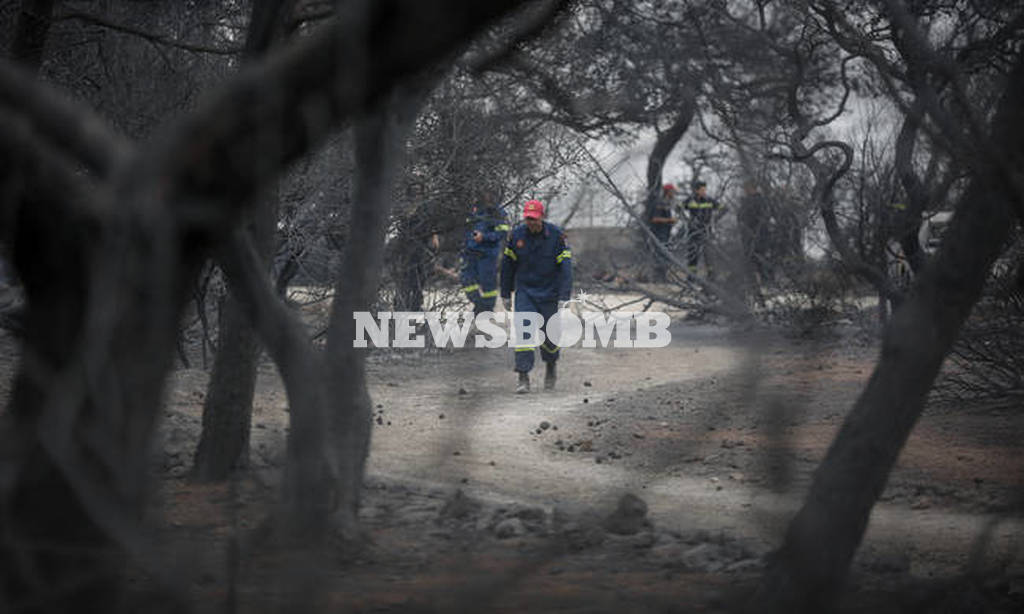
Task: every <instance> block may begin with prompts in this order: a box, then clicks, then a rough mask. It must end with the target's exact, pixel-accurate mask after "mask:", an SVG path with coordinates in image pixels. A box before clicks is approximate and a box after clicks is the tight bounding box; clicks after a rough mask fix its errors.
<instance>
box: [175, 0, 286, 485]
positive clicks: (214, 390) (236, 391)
mask: <svg viewBox="0 0 1024 614" xmlns="http://www.w3.org/2000/svg"><path fill="white" fill-rule="evenodd" d="M291 5H292V2H290V1H285V2H282V1H280V0H255V1H254V2H253V5H252V13H251V16H250V19H249V32H248V36H247V37H246V44H245V59H246V60H248V61H253V60H256V59H258V58H259V57H260V56H262V55H263V54H264V53H266V51H267V50H268V49H270V47H271V45H272V44H273V42H274V41H275V40H277V39H278V38H279V37H280V36H281V35H282V34H283V26H284V24H285V22H286V20H287V19H288V18H289V17H290V15H291ZM259 201H260V202H258V203H257V205H256V207H255V208H254V210H253V212H252V215H251V224H250V225H249V232H250V233H251V235H252V238H253V241H252V243H253V245H254V246H255V247H256V250H257V252H258V254H259V256H260V259H261V260H262V261H263V265H264V268H267V269H269V267H270V262H271V259H272V258H273V255H274V239H275V234H276V233H275V225H276V223H277V209H278V206H277V194H276V192H272V191H271V190H268V194H266V195H264V196H263V197H262V198H260V199H259ZM241 300H242V299H239V298H237V297H236V296H235V295H234V294H233V293H231V294H229V295H228V296H227V297H225V299H224V300H223V301H222V302H221V304H220V306H219V312H220V322H219V325H218V327H217V330H218V335H217V353H216V354H215V355H214V358H213V371H212V372H211V374H210V383H209V386H208V388H207V391H206V399H205V401H204V403H203V430H202V434H201V436H200V439H199V445H198V446H197V448H196V454H195V459H194V462H193V475H194V476H195V477H196V478H198V479H199V480H203V481H216V480H224V479H226V478H227V477H228V475H229V474H230V472H231V471H232V470H233V469H240V468H243V467H247V466H248V464H249V432H250V429H251V427H252V402H253V396H254V394H255V389H256V369H257V367H258V366H259V358H260V353H261V347H260V343H259V340H258V339H257V336H256V333H255V331H254V330H253V327H252V325H251V324H250V322H249V320H248V318H246V316H245V313H246V311H250V312H251V310H252V308H251V307H249V308H247V307H246V306H245V305H241V304H240V303H241Z"/></svg>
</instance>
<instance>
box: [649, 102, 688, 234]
mask: <svg viewBox="0 0 1024 614" xmlns="http://www.w3.org/2000/svg"><path fill="white" fill-rule="evenodd" d="M696 112H697V100H696V98H689V99H687V100H686V102H685V103H684V104H683V106H682V107H681V108H680V109H679V113H678V114H677V115H676V117H675V119H674V120H673V122H672V125H671V126H669V128H668V130H665V131H664V132H659V133H658V138H657V139H656V140H655V142H654V148H653V149H651V155H650V157H648V158H647V200H646V201H645V203H644V221H646V222H647V224H648V226H650V227H651V228H652V229H653V228H654V226H653V225H651V215H653V214H654V208H655V207H657V206H658V199H659V198H661V186H662V171H664V169H665V161H666V160H668V156H669V154H671V153H672V150H673V149H675V146H676V144H677V143H678V142H679V141H680V139H682V138H683V135H685V134H686V131H687V130H688V129H689V128H690V122H692V121H693V116H694V114H696Z"/></svg>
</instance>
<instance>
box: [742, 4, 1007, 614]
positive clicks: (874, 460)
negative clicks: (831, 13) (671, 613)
mask: <svg viewBox="0 0 1024 614" xmlns="http://www.w3.org/2000/svg"><path fill="white" fill-rule="evenodd" d="M831 8H832V9H834V8H835V7H831ZM884 17H885V18H886V19H888V20H889V23H891V24H892V27H891V30H890V31H889V32H890V34H891V36H892V37H893V39H894V40H895V42H896V45H897V48H899V49H900V53H901V58H902V59H903V61H905V62H906V63H907V65H908V66H909V67H911V68H912V69H913V70H918V71H923V72H925V73H930V74H931V75H932V76H933V77H937V78H940V79H950V80H951V81H952V82H953V83H956V81H958V80H959V78H960V77H962V76H963V73H962V72H961V70H962V67H961V66H957V65H956V64H950V63H947V62H945V61H944V60H942V59H940V58H941V57H942V56H940V55H939V54H937V53H936V52H935V51H934V50H933V49H932V48H931V46H930V44H928V43H927V42H925V39H924V37H923V36H922V35H921V31H920V22H919V21H918V20H917V19H916V18H915V17H913V16H911V15H910V14H909V13H908V12H907V9H906V7H905V6H904V5H903V4H902V3H900V2H896V1H893V2H887V3H886V7H885V16H884ZM861 49H862V51H865V52H868V53H869V54H870V55H871V56H872V59H873V61H874V62H876V64H877V66H878V67H879V69H880V70H887V69H890V68H891V67H892V66H891V64H889V63H888V61H887V60H884V59H883V58H884V54H882V53H880V51H879V50H877V49H876V48H873V47H872V43H870V42H863V44H862V46H861ZM876 54H877V55H876ZM998 72H1000V71H997V73H998ZM1022 78H1024V59H1022V58H1021V57H1020V55H1019V51H1018V52H1017V54H1016V57H1015V58H1014V60H1013V63H1012V69H1010V70H1008V71H1006V72H1005V73H1003V74H1002V75H1000V76H996V77H993V79H994V82H995V83H998V84H1001V87H1000V88H999V89H1001V91H1002V97H1001V99H1000V101H999V103H998V105H997V107H996V109H995V113H994V114H993V115H992V116H991V121H990V122H989V123H988V125H987V127H985V126H983V125H979V124H978V123H976V122H972V121H970V120H968V121H965V122H963V123H959V122H951V121H949V115H948V113H949V107H948V106H946V105H947V104H948V105H952V106H953V107H956V106H957V105H963V106H961V107H960V110H961V111H963V112H965V113H967V116H968V117H970V116H974V117H975V118H976V119H977V117H978V115H974V114H975V113H977V109H976V108H974V107H973V106H971V105H970V104H969V103H966V104H965V98H964V97H963V96H964V92H962V91H961V92H954V93H953V95H952V96H951V97H950V98H949V99H948V100H947V101H945V103H944V102H941V101H939V100H937V99H936V98H934V97H933V95H934V90H932V89H931V86H930V85H929V84H927V82H918V83H917V84H915V85H916V90H917V92H918V93H919V94H923V95H925V96H929V97H930V99H931V103H930V104H929V105H928V113H929V115H930V116H931V118H932V119H933V120H934V121H935V122H936V124H937V125H940V126H942V127H943V128H942V130H943V132H942V136H943V137H944V138H946V139H950V140H955V141H959V142H961V143H963V137H964V135H966V134H969V135H970V138H971V139H974V140H975V143H977V144H979V145H980V144H982V143H983V149H984V150H986V151H988V152H989V153H986V154H981V153H980V152H978V151H973V152H971V154H967V155H970V156H971V160H972V161H973V165H972V179H971V185H970V187H969V188H968V191H967V194H966V195H965V196H962V197H961V198H960V199H959V202H958V203H957V212H956V215H955V217H954V220H953V222H952V225H951V226H950V228H949V229H948V231H947V232H946V234H945V236H944V239H943V244H942V247H941V248H940V251H939V253H938V254H937V256H936V258H935V260H934V262H933V263H931V264H930V265H928V266H927V267H926V268H925V270H924V272H923V273H922V274H921V276H920V277H919V278H918V279H917V280H916V282H915V283H914V285H913V287H912V288H911V290H910V293H909V295H908V297H907V299H906V301H905V302H904V303H903V304H902V305H901V306H900V307H899V308H898V309H897V310H896V311H895V313H894V314H893V318H892V321H891V322H890V324H889V326H888V327H887V328H886V330H885V333H884V336H883V342H882V343H883V345H882V353H881V356H880V358H879V361H878V363H877V365H876V368H875V371H874V373H873V374H872V376H871V378H870V380H869V382H868V384H867V386H866V388H865V389H864V391H863V392H862V393H861V395H860V397H859V398H858V400H857V402H856V404H855V405H854V407H853V409H852V411H851V413H850V414H849V415H848V416H847V418H846V420H845V421H844V424H843V426H842V428H841V429H840V431H839V433H838V434H837V436H836V438H835V440H834V441H833V443H832V445H831V447H830V448H829V451H828V453H827V455H826V457H825V459H824V461H823V462H822V464H821V465H820V466H819V468H818V470H817V472H816V473H815V477H814V480H813V483H812V485H811V489H810V492H809V494H808V496H807V498H806V500H805V502H804V505H803V507H802V508H801V509H800V511H799V512H798V514H797V516H796V517H795V518H794V519H793V521H792V523H791V524H790V525H789V529H788V531H787V534H786V537H785V541H784V543H783V545H782V548H781V549H780V550H779V551H778V553H777V554H776V555H775V558H774V560H773V563H772V565H771V566H770V568H769V570H768V572H767V573H766V574H765V576H764V579H763V581H762V583H761V585H760V588H759V590H758V594H757V596H756V597H755V598H754V600H753V601H751V605H750V607H751V611H759V612H764V611H769V612H812V611H821V610H823V609H828V608H830V607H832V606H833V605H834V603H835V601H836V599H837V598H838V595H839V591H840V589H841V587H842V584H843V580H844V578H845V575H846V571H847V568H848V566H849V564H850V561H851V559H852V558H853V554H854V552H855V551H856V548H857V546H858V545H859V543H860V541H861V538H862V537H863V535H864V531H865V529H866V527H867V523H868V518H869V516H870V513H871V509H872V507H873V505H874V503H875V501H876V500H877V498H878V496H879V495H880V494H881V492H882V490H883V488H884V487H885V483H886V480H887V478H888V475H889V471H890V470H891V468H892V466H893V464H894V463H895V461H896V458H897V456H898V454H899V452H900V450H901V449H902V447H903V445H904V443H905V442H906V440H907V437H908V436H909V434H910V431H911V429H912V428H913V426H914V424H915V422H916V421H917V419H918V417H919V416H920V413H921V410H922V408H923V406H924V403H925V399H926V398H927V395H928V392H929V390H930V389H931V388H932V385H933V382H934V380H935V377H936V375H937V373H938V371H939V368H940V366H941V365H942V363H943V361H944V359H945V358H946V355H947V353H948V352H949V351H950V348H951V347H952V345H953V342H954V340H955V339H956V337H957V334H958V332H959V330H960V328H961V326H962V325H963V323H964V321H965V319H966V318H967V316H968V314H969V313H970V311H971V308H972V307H973V305H974V304H975V302H976V301H977V299H978V297H979V296H980V295H981V291H982V288H983V285H984V280H985V279H986V277H987V273H988V271H989V269H990V268H991V266H992V264H993V262H995V260H996V258H997V257H998V256H999V254H1000V253H1001V252H1002V251H1003V249H1004V248H1005V245H1006V241H1007V238H1008V237H1009V235H1010V232H1011V230H1012V228H1013V226H1014V221H1015V217H1016V219H1019V217H1020V211H1021V202H1022V194H1024V191H1022V190H1021V185H1020V183H1019V176H1018V175H1017V174H1016V173H1015V172H1014V171H1012V170H1010V169H1011V168H1014V166H1013V165H1015V164H1016V165H1018V167H1019V164H1020V161H1021V160H1022V157H1024V150H1022V148H1021V144H1022V143H1024V140H1022V137H1024V123H1022V122H1021V121H1020V118H1019V114H1018V113H1017V109H1019V108H1020V105H1021V104H1022V103H1024V81H1022ZM954 89H955V88H954ZM971 148H972V149H973V145H972V146H971Z"/></svg>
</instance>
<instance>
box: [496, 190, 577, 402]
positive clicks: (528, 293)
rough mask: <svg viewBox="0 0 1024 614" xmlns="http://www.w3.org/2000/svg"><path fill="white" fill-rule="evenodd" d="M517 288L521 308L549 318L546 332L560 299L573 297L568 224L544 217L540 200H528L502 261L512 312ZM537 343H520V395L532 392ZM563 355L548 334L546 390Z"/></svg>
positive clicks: (507, 303) (517, 362) (505, 298)
mask: <svg viewBox="0 0 1024 614" xmlns="http://www.w3.org/2000/svg"><path fill="white" fill-rule="evenodd" d="M513 290H515V293H516V301H515V310H516V312H518V313H526V312H533V313H537V314H539V315H540V317H541V318H543V320H544V325H543V326H542V328H541V330H542V331H543V332H544V333H545V334H546V333H547V321H548V319H549V318H550V317H551V316H552V315H554V314H555V312H556V311H558V302H559V301H567V300H569V298H570V297H571V296H572V252H571V251H570V250H569V246H568V245H567V244H566V238H565V233H563V232H562V229H561V228H559V227H558V226H555V225H554V224H551V223H548V222H545V221H544V205H543V204H542V203H541V202H540V201H539V200H529V201H526V203H525V204H524V205H523V223H522V224H519V225H517V226H516V227H515V228H513V229H512V232H510V233H509V235H508V242H507V244H506V245H505V257H504V258H503V259H502V264H501V299H502V302H503V304H504V306H505V311H509V312H511V311H512V299H511V296H512V291H513ZM535 348H536V346H530V347H517V348H515V371H516V373H518V374H519V381H518V383H517V384H516V393H517V394H524V393H527V392H529V391H530V371H531V370H532V369H533V364H534V360H536V359H535V357H534V349H535ZM558 354H559V348H558V346H556V345H555V344H554V343H552V342H551V340H550V339H547V338H545V340H544V343H542V344H541V346H540V357H541V360H543V361H544V364H545V367H546V368H545V372H544V389H545V390H551V389H553V388H554V387H555V379H556V377H557V373H556V370H555V363H557V362H558Z"/></svg>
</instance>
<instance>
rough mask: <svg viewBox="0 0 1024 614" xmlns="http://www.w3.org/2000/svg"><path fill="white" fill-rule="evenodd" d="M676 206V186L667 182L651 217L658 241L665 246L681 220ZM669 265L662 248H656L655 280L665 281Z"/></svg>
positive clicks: (653, 230) (652, 227)
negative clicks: (677, 214)
mask: <svg viewBox="0 0 1024 614" xmlns="http://www.w3.org/2000/svg"><path fill="white" fill-rule="evenodd" d="M676 206H677V203H676V186H674V185H672V184H671V183H666V184H665V185H664V186H662V188H661V196H660V197H659V198H658V199H657V202H656V203H655V206H654V210H653V211H652V212H651V219H650V223H651V232H652V233H653V234H654V236H655V238H656V239H658V241H661V244H662V245H663V246H667V245H668V240H669V237H671V236H672V227H673V226H675V224H676V222H678V221H679V218H677V217H676V216H675V208H676ZM667 266H668V263H667V260H666V258H665V256H663V255H662V253H661V251H660V250H658V249H657V248H655V254H654V269H653V275H654V281H665V273H666V269H667Z"/></svg>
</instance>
